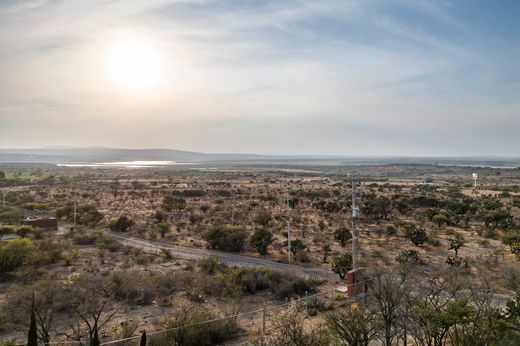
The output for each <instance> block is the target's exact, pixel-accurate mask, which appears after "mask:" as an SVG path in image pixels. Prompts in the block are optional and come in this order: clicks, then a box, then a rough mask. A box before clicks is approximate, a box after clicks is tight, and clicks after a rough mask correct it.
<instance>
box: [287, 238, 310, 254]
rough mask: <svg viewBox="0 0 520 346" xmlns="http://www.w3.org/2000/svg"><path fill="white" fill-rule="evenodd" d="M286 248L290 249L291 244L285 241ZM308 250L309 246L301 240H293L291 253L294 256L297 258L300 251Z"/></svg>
mask: <svg viewBox="0 0 520 346" xmlns="http://www.w3.org/2000/svg"><path fill="white" fill-rule="evenodd" d="M283 245H284V247H285V248H288V246H289V242H288V241H285V242H284V243H283ZM306 248H307V244H305V243H304V242H303V241H302V240H301V239H294V240H291V252H292V254H293V255H294V256H296V255H297V254H298V253H299V252H300V251H303V250H305V249H306Z"/></svg>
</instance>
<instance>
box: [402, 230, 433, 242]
mask: <svg viewBox="0 0 520 346" xmlns="http://www.w3.org/2000/svg"><path fill="white" fill-rule="evenodd" d="M405 236H406V237H407V238H408V239H410V241H411V242H412V243H414V245H415V246H421V245H422V244H424V243H425V242H426V241H427V240H428V234H427V233H426V230H425V229H424V228H421V227H418V228H416V227H413V228H409V229H407V230H406V231H405Z"/></svg>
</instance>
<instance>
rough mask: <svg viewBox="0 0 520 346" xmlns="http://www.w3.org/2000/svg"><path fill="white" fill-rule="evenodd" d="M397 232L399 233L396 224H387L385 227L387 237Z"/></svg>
mask: <svg viewBox="0 0 520 346" xmlns="http://www.w3.org/2000/svg"><path fill="white" fill-rule="evenodd" d="M396 233H397V230H396V229H395V227H394V226H392V225H388V226H386V229H385V235H386V236H387V237H391V236H394V235H395V234H396Z"/></svg>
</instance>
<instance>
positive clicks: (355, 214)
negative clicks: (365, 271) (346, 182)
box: [350, 175, 359, 269]
mask: <svg viewBox="0 0 520 346" xmlns="http://www.w3.org/2000/svg"><path fill="white" fill-rule="evenodd" d="M350 179H351V181H352V269H357V267H358V258H357V257H358V253H357V229H356V218H357V217H358V216H359V208H358V207H356V200H355V196H356V184H355V182H354V177H353V176H352V175H350Z"/></svg>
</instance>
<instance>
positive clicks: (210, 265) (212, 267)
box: [197, 256, 228, 275]
mask: <svg viewBox="0 0 520 346" xmlns="http://www.w3.org/2000/svg"><path fill="white" fill-rule="evenodd" d="M197 264H198V266H199V268H200V269H201V270H202V271H203V272H205V273H206V274H210V275H213V274H216V273H219V272H223V271H225V269H226V268H227V267H228V265H227V263H226V262H224V261H222V260H220V259H219V258H218V257H215V256H211V257H207V258H203V259H200V260H199V261H198V262H197Z"/></svg>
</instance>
